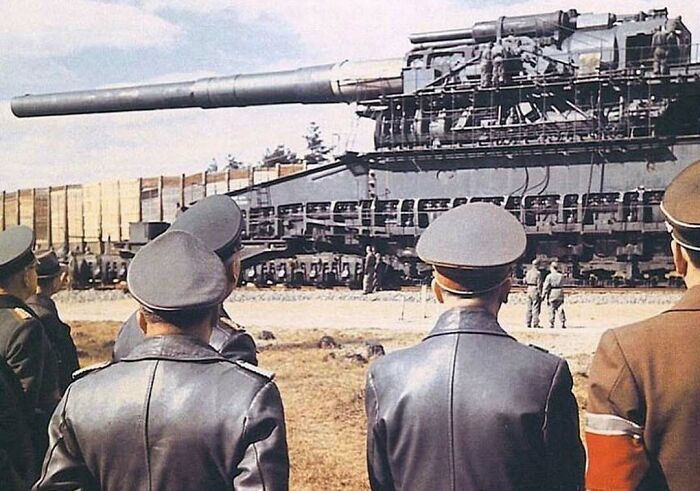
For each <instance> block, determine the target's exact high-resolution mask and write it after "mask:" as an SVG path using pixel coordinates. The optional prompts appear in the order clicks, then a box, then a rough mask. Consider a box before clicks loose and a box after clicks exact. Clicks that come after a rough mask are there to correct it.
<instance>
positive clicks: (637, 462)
mask: <svg viewBox="0 0 700 491" xmlns="http://www.w3.org/2000/svg"><path fill="white" fill-rule="evenodd" d="M643 433H644V428H642V427H641V426H639V425H638V424H636V423H633V422H632V421H628V420H626V419H623V418H620V417H619V416H614V415H612V414H588V415H587V416H586V446H587V447H588V469H587V470H586V489H591V490H634V489H636V488H637V486H638V485H639V483H640V482H641V481H642V479H643V478H644V476H645V475H646V473H647V470H648V469H649V460H648V458H647V455H646V450H645V449H644V439H643Z"/></svg>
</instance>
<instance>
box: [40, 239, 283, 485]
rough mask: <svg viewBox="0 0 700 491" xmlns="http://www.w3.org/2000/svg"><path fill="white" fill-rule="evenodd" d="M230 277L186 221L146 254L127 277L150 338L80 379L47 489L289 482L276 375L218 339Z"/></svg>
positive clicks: (60, 420) (50, 460)
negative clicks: (214, 334) (225, 349)
mask: <svg viewBox="0 0 700 491" xmlns="http://www.w3.org/2000/svg"><path fill="white" fill-rule="evenodd" d="M164 258H166V259H165V260H164ZM226 274H227V273H226V271H225V268H224V266H223V264H222V263H221V260H220V258H219V257H217V255H216V254H214V253H213V252H211V250H210V249H209V248H208V247H207V246H206V245H205V244H204V243H203V242H202V241H200V240H199V239H197V238H196V237H194V236H192V235H190V234H189V233H187V232H183V231H179V230H173V231H169V232H166V233H165V234H163V235H161V236H160V237H158V238H157V239H155V240H154V241H152V242H151V243H150V244H148V245H146V246H145V247H144V248H143V249H141V250H140V251H139V252H138V254H136V256H135V258H134V260H133V262H132V263H131V267H130V269H129V274H128V279H127V282H128V286H129V290H130V292H131V294H132V295H133V296H134V298H135V299H136V300H137V301H138V302H139V303H140V305H141V309H140V313H139V325H140V327H141V328H142V329H143V330H144V331H145V333H146V339H145V341H144V342H142V343H141V344H139V345H138V346H136V347H135V348H134V349H133V350H132V351H131V353H129V354H128V355H127V356H125V357H124V358H122V360H121V361H120V362H117V363H111V364H107V366H106V367H102V368H96V369H92V370H87V369H84V370H85V372H87V374H85V375H83V376H82V378H78V380H75V381H74V382H73V383H72V384H71V385H70V386H69V388H68V391H67V392H66V394H65V395H64V397H63V399H62V400H61V402H60V404H59V406H58V408H57V409H56V411H55V413H54V415H53V417H52V420H51V425H50V427H49V436H50V449H49V451H48V453H47V454H46V458H45V460H44V466H43V471H42V475H41V477H40V478H39V480H38V481H37V483H36V484H35V487H34V489H35V490H50V489H101V490H103V491H112V490H132V489H139V490H140V489H163V490H165V489H167V490H175V491H177V490H207V491H217V490H229V491H230V490H231V489H236V490H242V491H246V490H267V491H275V490H286V489H288V479H289V460H288V454H287V443H286V434H285V423H284V411H283V408H282V401H281V398H280V394H279V391H278V389H277V386H276V384H275V383H274V382H273V381H272V377H273V375H272V374H270V373H268V372H265V371H263V370H260V369H258V368H257V367H255V366H253V365H251V364H249V363H246V362H243V361H239V360H235V361H234V360H229V359H227V358H224V357H223V356H222V355H221V354H219V353H217V352H216V351H215V350H214V349H213V348H212V347H211V346H209V345H208V344H207V341H208V340H209V337H210V334H211V326H212V325H213V323H214V322H216V314H217V309H218V306H219V305H220V303H221V302H222V301H223V299H224V297H225V296H226V295H227V294H228V293H229V281H228V279H227V277H226Z"/></svg>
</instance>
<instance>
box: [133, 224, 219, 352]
mask: <svg viewBox="0 0 700 491" xmlns="http://www.w3.org/2000/svg"><path fill="white" fill-rule="evenodd" d="M127 284H128V286H129V291H130V292H131V294H132V296H133V297H134V298H135V299H136V301H137V302H139V304H140V305H141V313H140V315H139V324H140V325H141V327H142V329H143V330H144V332H145V333H146V335H147V336H153V335H158V334H189V335H191V336H194V337H197V338H199V339H201V340H203V341H204V342H208V340H209V336H210V335H211V327H212V325H213V324H214V323H215V322H216V318H217V314H218V306H219V305H220V304H221V302H222V301H223V300H224V298H225V297H226V295H227V294H228V291H229V282H228V279H227V277H226V271H225V269H224V265H223V263H222V262H221V260H220V258H219V257H218V256H217V255H216V254H214V253H213V252H212V251H211V250H210V249H209V247H208V246H207V245H206V244H204V243H203V242H202V241H201V240H199V239H197V238H196V237H194V236H192V235H190V234H188V233H187V232H183V231H180V230H171V231H168V232H166V233H164V234H163V235H161V236H160V237H158V238H157V239H155V240H154V241H152V242H151V243H149V244H148V245H146V246H145V247H144V248H143V249H141V250H140V251H139V252H138V254H136V256H135V257H134V259H133V261H132V262H131V267H130V268H129V274H128V277H127Z"/></svg>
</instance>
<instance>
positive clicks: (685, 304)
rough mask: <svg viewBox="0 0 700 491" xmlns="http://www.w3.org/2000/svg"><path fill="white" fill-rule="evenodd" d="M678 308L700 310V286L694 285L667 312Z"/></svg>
mask: <svg viewBox="0 0 700 491" xmlns="http://www.w3.org/2000/svg"><path fill="white" fill-rule="evenodd" d="M677 310H700V286H694V287H693V288H691V289H690V290H688V291H687V292H685V294H683V296H682V297H681V299H680V300H679V301H678V303H677V304H676V305H674V306H673V307H671V308H670V309H668V310H667V311H666V312H674V311H677Z"/></svg>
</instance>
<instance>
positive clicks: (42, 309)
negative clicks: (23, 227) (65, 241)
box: [27, 251, 80, 394]
mask: <svg viewBox="0 0 700 491" xmlns="http://www.w3.org/2000/svg"><path fill="white" fill-rule="evenodd" d="M37 261H38V265H37V269H36V272H37V276H38V283H39V287H38V288H37V293H36V294H35V295H32V296H31V297H29V299H27V305H29V306H30V307H31V308H32V310H34V312H36V314H37V316H39V320H41V323H42V324H43V325H44V329H45V331H46V335H47V337H48V338H49V341H50V342H51V347H52V348H53V352H54V353H55V354H56V361H57V362H58V371H57V379H58V388H59V390H60V392H61V394H63V393H64V392H65V391H66V388H67V387H68V384H70V382H71V377H72V374H73V372H75V371H76V370H77V369H78V368H80V366H79V361H78V352H77V350H76V349H75V343H74V342H73V338H72V337H71V335H70V326H69V325H68V324H66V323H64V322H63V321H62V320H61V319H60V318H59V316H58V309H57V308H56V304H55V303H54V301H53V300H52V299H51V296H52V295H54V294H56V293H58V292H59V291H61V290H62V289H63V284H64V275H65V271H64V269H63V268H62V267H61V264H60V263H59V262H58V257H56V253H54V252H53V251H50V252H46V253H44V254H40V255H37Z"/></svg>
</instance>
